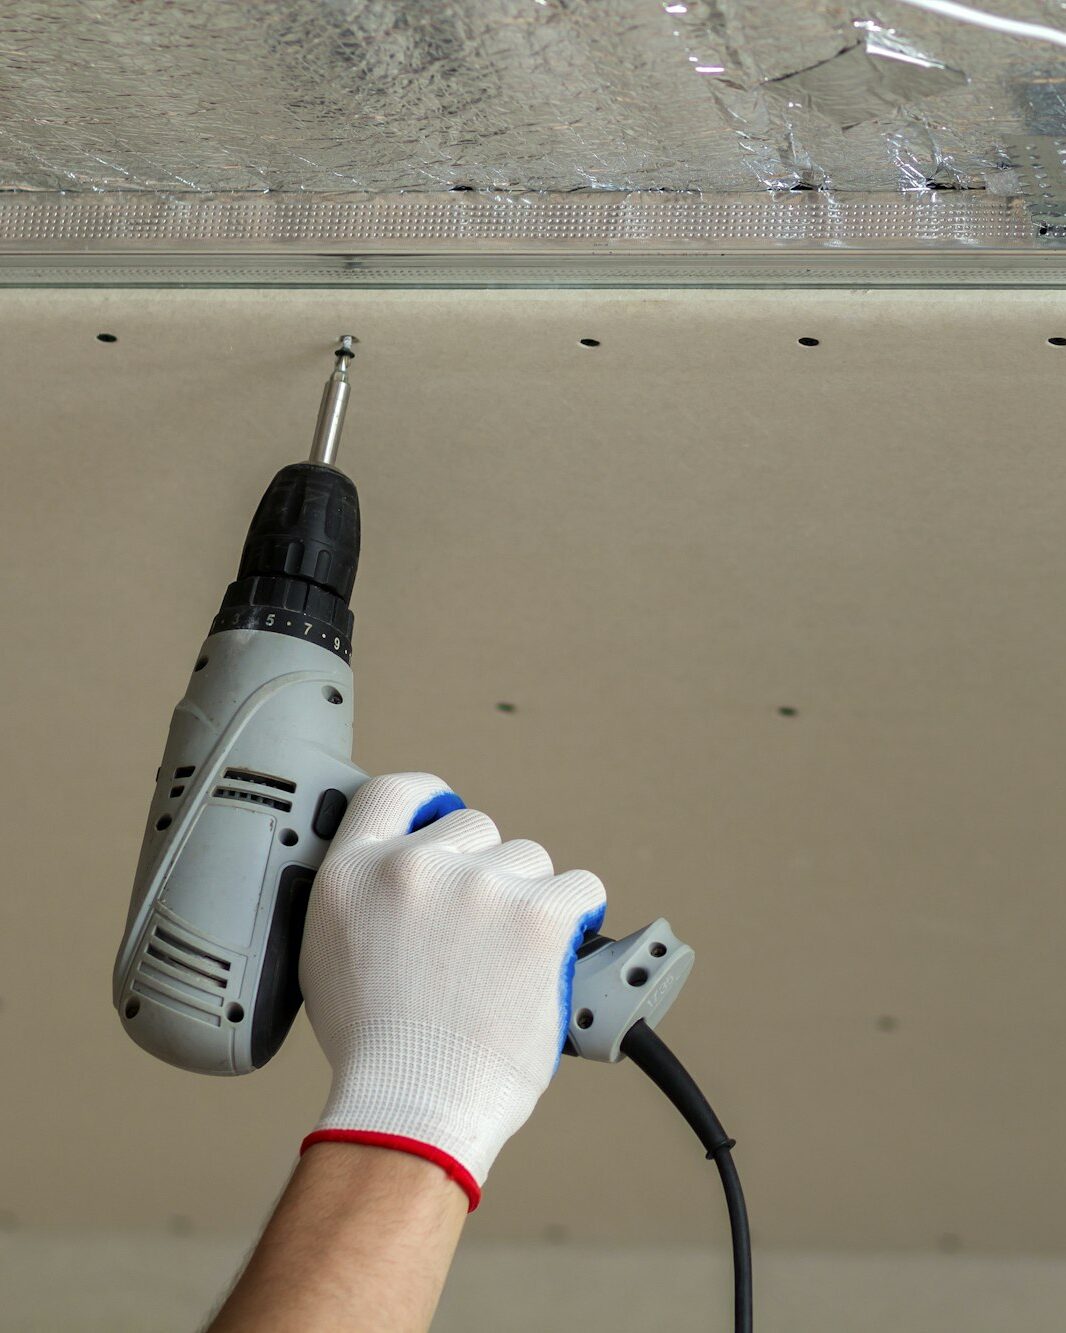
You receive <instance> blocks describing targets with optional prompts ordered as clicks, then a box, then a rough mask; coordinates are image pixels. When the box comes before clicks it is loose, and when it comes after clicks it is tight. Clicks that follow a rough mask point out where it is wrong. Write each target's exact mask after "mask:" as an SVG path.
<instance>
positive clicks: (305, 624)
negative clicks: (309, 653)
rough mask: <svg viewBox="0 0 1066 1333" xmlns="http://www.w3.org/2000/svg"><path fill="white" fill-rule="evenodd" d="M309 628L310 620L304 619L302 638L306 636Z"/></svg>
mask: <svg viewBox="0 0 1066 1333" xmlns="http://www.w3.org/2000/svg"><path fill="white" fill-rule="evenodd" d="M311 628H312V626H311V622H310V621H309V620H305V621H304V638H305V639H306V638H307V636H308V634H309V633H310V631H311Z"/></svg>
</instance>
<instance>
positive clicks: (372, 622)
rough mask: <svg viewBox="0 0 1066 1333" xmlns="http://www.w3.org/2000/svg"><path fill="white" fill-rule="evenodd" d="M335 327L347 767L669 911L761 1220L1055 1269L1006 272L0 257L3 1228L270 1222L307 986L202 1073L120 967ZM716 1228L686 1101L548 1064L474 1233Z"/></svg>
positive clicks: (1060, 1030)
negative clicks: (678, 1115)
mask: <svg viewBox="0 0 1066 1333" xmlns="http://www.w3.org/2000/svg"><path fill="white" fill-rule="evenodd" d="M342 331H352V332H354V333H356V334H357V335H358V336H359V338H360V339H361V343H360V347H359V356H358V360H357V364H356V371H355V380H356V387H355V390H354V394H353V403H352V409H351V412H350V416H349V424H348V429H347V433H346V436H345V441H344V446H343V454H342V461H343V463H344V464H345V466H346V467H348V468H350V470H351V471H352V473H353V475H354V476H355V477H356V479H357V481H358V484H359V487H360V490H361V494H362V501H363V510H364V520H365V531H364V555H363V564H362V571H361V574H360V578H359V581H358V583H357V587H356V594H355V608H356V616H357V646H356V670H357V678H358V685H359V699H358V713H357V725H356V731H357V741H358V748H357V752H356V755H357V758H358V759H359V761H360V762H361V763H362V764H363V765H364V766H366V767H367V768H369V769H370V770H373V771H381V770H386V769H407V768H426V769H429V770H433V771H437V772H439V773H441V774H442V775H443V776H445V777H446V778H447V779H449V780H450V781H451V782H453V783H454V784H455V786H456V787H457V788H459V789H460V790H461V791H462V793H463V794H464V796H465V797H466V799H467V800H468V801H469V802H470V803H472V804H475V805H480V806H483V807H484V808H486V809H488V810H489V811H490V812H491V813H492V814H493V815H494V816H495V817H496V819H497V821H498V823H499V825H500V827H501V829H502V831H503V833H504V834H505V836H529V837H534V838H538V839H540V840H542V841H543V842H544V843H546V844H547V845H548V847H549V848H551V850H552V852H553V853H554V855H555V859H556V864H557V865H558V866H560V867H565V866H574V865H583V866H589V867H591V868H594V869H595V870H597V871H598V872H599V873H601V874H602V876H603V877H604V879H605V881H606V883H607V885H608V888H609V891H610V896H611V909H610V916H609V926H610V928H611V929H612V931H614V932H617V933H622V932H625V931H628V930H630V929H633V928H635V927H637V926H639V925H642V924H643V923H644V922H645V921H647V920H649V919H651V918H652V917H654V916H656V915H658V914H660V913H661V914H664V915H666V916H668V917H669V918H670V920H671V921H672V923H673V924H674V926H675V928H676V929H677V931H678V932H679V934H681V935H682V937H683V938H685V939H687V940H689V941H691V943H692V944H693V945H694V946H695V948H696V951H697V955H698V964H697V969H696V971H695V973H694V975H693V978H692V980H691V982H690V983H689V986H688V988H687V990H686V992H685V994H684V996H683V998H682V999H681V1001H680V1002H679V1004H678V1006H677V1008H676V1009H675V1011H674V1012H673V1013H672V1014H671V1015H670V1016H669V1018H668V1020H667V1022H666V1024H665V1026H664V1029H663V1031H664V1034H665V1035H666V1036H667V1037H668V1039H669V1040H670V1041H671V1043H672V1044H674V1045H675V1047H676V1049H677V1050H678V1052H679V1053H680V1054H681V1055H682V1056H683V1058H684V1059H685V1060H686V1061H687V1062H688V1063H689V1064H690V1065H691V1067H692V1069H693V1071H694V1073H695V1074H696V1075H697V1077H698V1078H699V1079H700V1081H701V1082H702V1083H703V1084H704V1086H705V1087H706V1089H707V1090H708V1092H709V1093H710V1095H711V1097H712V1099H713V1101H714V1102H715V1104H716V1106H717V1108H718V1109H719V1111H720V1114H721V1115H722V1117H723V1119H724V1120H725V1122H726V1124H727V1126H728V1127H729V1128H730V1130H731V1131H732V1132H733V1133H734V1134H735V1135H736V1136H737V1138H738V1140H739V1144H740V1146H739V1148H738V1161H739V1163H740V1167H741V1171H742V1175H743V1179H744V1181H745V1184H746V1187H747V1190H748V1195H749V1201H750V1206H751V1211H752V1216H753V1222H754V1228H755V1234H756V1238H757V1241H758V1242H759V1243H760V1244H761V1245H766V1244H771V1245H775V1246H789V1247H804V1248H812V1247H813V1248H818V1249H821V1250H824V1251H827V1252H842V1251H844V1250H862V1249H869V1250H890V1249H891V1250H903V1249H917V1250H925V1251H929V1252H931V1253H936V1252H937V1251H938V1248H939V1247H947V1248H950V1249H954V1248H959V1249H961V1252H962V1253H963V1254H964V1255H965V1254H969V1253H975V1254H1000V1255H1013V1254H1021V1253H1032V1254H1037V1253H1040V1254H1052V1255H1061V1254H1062V1253H1063V1251H1064V1250H1066V1228H1064V1224H1063V1220H1062V1198H1063V1192H1064V1184H1066V1181H1064V1176H1066V1164H1064V1159H1063V1155H1062V1153H1061V1151H1060V1147H1061V1140H1062V1126H1063V1122H1064V1117H1066V1071H1064V1064H1063V1060H1062V1051H1063V1047H1064V1038H1066V1001H1064V997H1063V982H1062V963H1061V959H1062V950H1063V939H1064V926H1066V896H1064V894H1063V892H1062V880H1063V871H1062V867H1063V863H1064V860H1066V856H1064V852H1066V832H1064V828H1063V818H1062V806H1063V780H1062V773H1063V764H1064V757H1063V744H1062V723H1063V716H1064V706H1066V667H1064V661H1066V624H1064V612H1063V601H1064V596H1063V588H1064V586H1066V525H1064V521H1063V512H1064V508H1063V497H1064V495H1066V446H1064V428H1063V418H1064V410H1063V409H1064V407H1066V348H1055V347H1051V346H1049V345H1048V343H1047V341H1046V340H1047V338H1048V337H1049V336H1054V335H1060V334H1066V309H1064V308H1063V300H1062V298H1061V297H1059V296H1057V295H1055V294H1054V293H1034V292H1008V291H1002V292H967V293H961V292H943V293H937V292H931V291H925V292H914V293H898V294H892V293H858V292H801V293H791V294H790V293H781V292H769V291H768V292H750V291H748V292H736V293H730V292H707V293H695V292H686V293H672V292H652V293H648V292H643V293H639V294H627V293H593V294H590V293H584V292H558V293H544V292H528V293H522V292H511V293H507V292H465V293H428V292H427V293H402V294H398V293H388V292H360V293H354V294H351V293H342V292H326V291H318V292H299V291H292V292H285V291H275V292H265V293H254V292H232V293H225V292H206V291H191V292H180V291H171V292H168V291H160V292H140V291H127V292H123V291H113V292H62V291H38V292H10V291H9V292H5V293H3V294H0V379H2V386H3V397H2V402H3V408H4V432H3V448H4V461H3V468H4V470H3V487H2V491H0V541H2V557H3V570H4V585H3V586H4V601H3V605H2V607H0V613H2V615H3V624H4V649H5V651H4V655H3V682H2V683H3V694H2V697H0V698H2V701H0V709H2V717H3V729H4V737H5V742H4V756H5V757H4V768H3V784H4V785H3V792H2V796H3V803H4V804H3V808H4V813H5V820H4V828H5V842H6V851H7V858H6V867H5V868H6V890H5V893H4V894H3V896H2V898H0V950H2V959H0V997H2V1008H0V1069H2V1071H3V1084H2V1086H3V1089H4V1095H3V1098H2V1102H0V1141H2V1142H3V1143H4V1144H5V1145H7V1146H6V1148H5V1153H4V1158H5V1160H4V1167H3V1171H2V1173H0V1209H3V1210H4V1211H3V1214H2V1215H0V1216H2V1218H3V1219H4V1220H5V1222H6V1224H7V1225H8V1226H9V1227H12V1228H15V1229H16V1234H18V1233H19V1231H23V1230H24V1231H27V1232H32V1231H34V1230H36V1229H37V1228H42V1227H64V1228H67V1229H73V1230H75V1231H80V1232H82V1233H86V1234H87V1233H90V1232H93V1231H96V1230H101V1231H103V1230H107V1229H114V1228H127V1229H135V1230H137V1231H139V1232H143V1233H145V1234H147V1235H152V1234H158V1235H165V1234H166V1233H167V1228H168V1227H171V1228H176V1229H177V1230H179V1231H191V1232H192V1235H193V1236H197V1235H201V1234H204V1235H206V1234H210V1233H213V1232H214V1231H216V1230H217V1231H220V1232H228V1233H234V1232H236V1233H242V1232H247V1233H250V1232H251V1230H252V1228H254V1226H255V1224H256V1222H257V1220H258V1219H259V1217H260V1216H261V1215H262V1212H263V1210H264V1209H265V1208H266V1206H267V1205H268V1203H269V1201H270V1200H271V1198H272V1197H273V1196H274V1194H275V1193H276V1191H277V1189H278V1187H279V1184H280V1182H281V1180H282V1179H283V1177H284V1174H285V1172H286V1170H287V1169H288V1166H289V1164H290V1162H291V1160H292V1158H293V1154H294V1152H295V1149H296V1145H297V1144H298V1142H299V1140H300V1137H301V1135H302V1134H303V1133H304V1132H306V1130H307V1129H308V1128H309V1127H310V1126H311V1125H312V1124H313V1123H314V1121H315V1118H316V1116H317V1113H318V1111H319V1108H320V1106H321V1104H322V1101H323V1098H324V1095H325V1088H326V1070H325V1067H324V1064H323V1061H322V1059H321V1057H320V1055H319V1053H318V1051H317V1048H316V1047H315V1045H314V1042H313V1040H312V1038H311V1035H310V1033H309V1031H308V1030H307V1029H306V1025H305V1023H304V1022H303V1020H302V1019H301V1020H300V1022H299V1023H298V1025H297V1028H296V1030H295V1032H294V1034H293V1037H292V1039H291V1040H290V1042H289V1043H288V1045H287V1046H286V1047H285V1049H284V1050H283V1051H282V1053H281V1055H280V1056H279V1057H278V1058H277V1059H276V1060H275V1061H274V1063H273V1064H272V1065H270V1066H269V1067H268V1068H267V1069H265V1070H264V1071H262V1072H260V1073H258V1074H256V1075H254V1076H252V1077H249V1078H246V1079H243V1080H235V1081H212V1080H208V1079H201V1078H196V1077H193V1076H191V1075H188V1074H184V1073H181V1072H179V1071H177V1070H173V1069H170V1068H167V1067H165V1066H163V1065H161V1064H158V1063H155V1062H153V1061H151V1060H150V1059H148V1058H147V1057H146V1056H145V1055H143V1054H142V1053H141V1052H140V1051H139V1050H137V1049H136V1048H135V1047H134V1046H133V1045H132V1044H131V1043H129V1042H128V1040H127V1039H126V1038H125V1037H124V1035H123V1033H122V1031H121V1029H120V1027H119V1024H118V1022H117V1020H116V1019H115V1016H114V1014H113V1013H112V1011H111V1009H110V986H109V983H110V967H111V961H112V957H113V953H114V949H115V946H116V945H117V942H118V936H119V933H120V931H121V928H122V922H123V919H124V915H125V909H126V903H127V897H128V893H129V886H130V880H131V875H132V870H133V866H134V862H135V860H136V855H137V849H138V846H139V842H140V837H141V830H142V821H143V818H144V814H145V811H146V808H147V804H148V800H149V796H150V793H151V788H152V778H153V774H154V772H155V769H156V765H157V763H158V761H159V756H160V753H161V751H162V746H163V740H164V737H165V734H166V728H167V723H168V719H169V714H170V710H171V708H172V706H173V704H174V703H175V702H176V701H177V699H178V698H179V697H180V696H181V694H182V692H183V689H184V685H185V681H186V679H187V675H188V672H189V670H190V668H191V666H192V663H193V661H194V660H195V658H196V655H197V649H198V647H199V644H200V642H201V639H202V636H203V635H204V633H205V632H206V629H207V627H208V625H209V623H210V621H211V618H212V616H213V614H214V612H215V610H216V608H217V603H218V601H219V599H220V597H221V595H222V592H223V590H224V588H225V585H226V583H227V581H228V579H229V578H230V577H231V576H232V573H233V571H234V570H235V567H236V560H237V557H238V554H239V550H240V545H241V541H242V538H243V533H244V529H245V527H246V525H247V521H248V519H249V517H250V515H251V512H252V510H253V508H254V506H255V503H256V501H257V499H258V496H259V494H260V492H261V491H262V489H263V487H264V486H265V484H266V482H267V481H268V479H269V477H270V476H271V475H272V473H273V471H274V470H275V469H276V468H278V467H280V466H281V465H282V464H284V463H286V462H288V461H290V460H292V459H294V458H299V457H300V456H302V454H303V453H304V451H305V449H306V446H307V443H308V439H309V434H310V431H311V427H312V425H313V422H314V418H315V413H316V410H317V402H318V395H319V391H320V386H321V382H322V380H323V379H324V377H325V374H326V372H327V371H328V368H329V363H330V359H329V351H330V347H331V344H332V341H333V339H334V338H335V337H336V335H337V334H339V333H340V332H342ZM99 332H109V333H113V334H115V335H117V337H118V341H117V342H115V343H111V344H103V343H100V342H98V341H97V340H96V334H97V333H99ZM800 336H814V337H817V338H819V339H820V340H821V343H820V346H818V347H816V348H803V347H801V346H799V345H798V344H797V341H796V340H797V338H798V337H800ZM582 337H594V338H598V339H599V340H600V342H601V345H600V346H599V347H596V348H591V349H590V348H583V347H581V346H579V345H578V340H579V339H580V338H582ZM499 702H507V703H512V704H514V705H515V711H514V712H512V713H501V712H499V711H498V710H497V707H496V705H497V704H498V703H499ZM781 707H787V708H791V709H796V710H798V711H797V714H796V715H795V716H781V715H780V714H779V712H778V710H779V708H781ZM411 947H412V948H417V947H418V942H417V941H412V942H411ZM724 1234H725V1228H724V1213H723V1209H722V1206H721V1203H720V1200H719V1197H718V1192H717V1185H716V1182H715V1180H714V1179H713V1173H712V1172H711V1171H710V1170H709V1169H708V1167H707V1166H706V1164H705V1163H704V1162H703V1158H702V1154H701V1153H700V1151H699V1149H698V1147H697V1146H696V1145H695V1144H694V1142H692V1141H690V1138H689V1136H688V1133H687V1131H686V1130H685V1128H684V1126H682V1125H680V1124H679V1123H675V1116H674V1114H673V1112H672V1111H671V1110H670V1108H669V1107H668V1106H667V1105H666V1104H665V1103H663V1102H662V1100H661V1099H660V1098H659V1097H658V1095H657V1094H656V1093H655V1092H654V1091H653V1090H651V1089H650V1088H648V1087H645V1086H644V1085H643V1083H642V1080H641V1079H640V1077H639V1076H638V1074H637V1072H636V1071H635V1070H634V1069H632V1068H629V1067H625V1066H622V1067H619V1068H607V1067H592V1066H579V1065H577V1064H574V1063H571V1062H569V1061H567V1062H566V1063H565V1064H564V1066H563V1068H562V1070H561V1073H560V1075H559V1077H558V1079H557V1080H556V1082H555V1084H554V1085H553V1087H552V1088H551V1090H550V1091H549V1093H548V1094H547V1095H546V1097H545V1099H544V1101H543V1103H542V1106H541V1107H540V1109H539V1110H538V1112H537V1114H536V1116H535V1117H534V1119H533V1121H532V1122H531V1124H530V1125H529V1126H528V1127H527V1128H526V1129H525V1130H524V1131H523V1132H522V1133H521V1135H520V1136H519V1137H518V1138H517V1139H516V1140H515V1141H514V1142H513V1143H512V1144H511V1145H510V1146H508V1147H507V1148H506V1149H505V1151H504V1153H503V1154H502V1156H501V1158H500V1160H499V1162H498V1164H497V1166H496V1168H495V1170H494V1172H493V1174H492V1177H491V1179H490V1182H489V1186H488V1189H487V1191H486V1196H485V1203H484V1205H483V1208H482V1210H481V1211H480V1212H479V1214H478V1215H477V1216H476V1217H475V1218H474V1219H473V1222H472V1225H471V1235H472V1238H473V1240H474V1241H475V1242H476V1241H477V1240H478V1239H488V1238H510V1239H515V1240H522V1241H528V1240H532V1239H536V1238H539V1237H544V1236H545V1235H547V1236H555V1237H558V1236H562V1237H564V1238H565V1237H567V1236H569V1237H571V1238H576V1239H580V1240H581V1241H582V1242H587V1243H589V1244H607V1243H622V1242H625V1243H638V1242H640V1243H644V1242H646V1241H647V1240H648V1239H649V1238H651V1237H654V1238H656V1240H657V1241H661V1242H669V1241H672V1240H683V1241H685V1242H687V1243H690V1244H697V1243H699V1244H702V1243H704V1240H706V1242H707V1243H708V1244H711V1243H720V1242H721V1241H722V1240H723V1239H724ZM886 1280H887V1279H886ZM486 1326H488V1325H486ZM850 1326H851V1327H863V1325H861V1324H859V1323H853V1324H852V1325H850ZM870 1326H871V1327H873V1326H874V1325H872V1324H871V1325H870ZM878 1327H880V1326H878ZM886 1327H887V1325H886ZM929 1327H933V1325H932V1324H930V1325H929Z"/></svg>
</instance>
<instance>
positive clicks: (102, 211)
mask: <svg viewBox="0 0 1066 1333" xmlns="http://www.w3.org/2000/svg"><path fill="white" fill-rule="evenodd" d="M1035 230H1036V229H1035V225H1034V222H1033V220H1032V218H1031V216H1030V213H1029V210H1028V207H1027V205H1026V203H1025V202H1024V201H1023V200H1021V199H1009V198H999V197H996V196H994V195H989V194H987V193H986V192H984V191H978V190H975V191H958V190H944V191H936V192H928V193H925V194H917V195H914V196H908V195H892V194H884V195H860V196H856V197H852V198H848V197H847V196H838V195H837V196H834V195H829V194H822V193H818V192H801V193H797V194H782V195H770V194H765V193H760V194H751V195H730V196H721V197H715V198H694V197H689V196H681V195H673V196H663V195H655V194H650V195H649V194H604V195H591V196H584V197H575V196H556V195H492V196H482V195H475V196H472V197H469V198H468V197H466V196H465V195H463V194H458V195H456V194H444V195H377V196H372V197H355V198H352V197H314V198H309V197H307V196H301V197H296V198H293V197H286V196H273V197H258V196H252V197H248V196H244V197H241V196H231V197H216V198H210V199H204V198H200V197H190V198H188V199H183V198H182V197H180V196H177V197H174V196H171V197H169V198H167V197H159V196H144V195H134V194H113V195H94V196H88V197H86V196H68V195H45V194H11V195H7V196H0V252H4V251H6V252H8V253H10V252H12V251H25V250H27V249H34V250H37V251H40V250H47V249H51V248H53V247H56V246H69V245H71V244H76V245H80V246H90V247H92V249H93V250H96V251H99V250H100V249H101V248H111V247H113V246H116V245H120V246H121V247H122V248H123V249H126V248H128V247H129V246H130V245H131V244H134V243H141V244H146V245H161V246H163V247H164V248H166V247H171V246H182V247H184V246H189V245H194V246H204V245H205V244H213V243H221V244H225V245H233V244H243V245H253V246H260V245H265V246H267V247H283V246H284V247H288V246H293V245H295V246H298V247H300V248H301V249H313V250H323V249H328V250H331V251H335V250H337V249H347V248H358V249H364V248H380V247H388V248H389V249H390V250H392V251H394V252H395V250H396V249H398V248H399V249H402V250H403V251H405V252H409V253H410V252H418V253H431V252H433V251H434V250H437V249H439V248H440V247H441V246H442V245H444V244H448V243H456V242H460V243H468V244H471V245H479V246H480V245H482V244H484V243H486V242H510V243H523V244H528V245H529V246H531V247H534V248H541V247H544V246H546V245H549V244H551V243H553V242H556V243H563V244H565V245H567V246H568V247H570V248H573V249H576V250H582V249H592V248H596V247H600V246H602V245H604V244H612V245H614V244H618V243H623V244H625V243H633V244H635V245H639V246H647V245H648V244H649V243H651V244H654V245H656V246H663V245H668V244H671V243H676V242H696V243H704V244H715V245H718V244H725V245H728V246H744V245H750V244H751V243H757V242H763V243H769V244H776V243H788V242H807V243H811V244H819V243H827V242H828V243H834V244H844V245H863V244H868V243H870V242H882V243H888V244H891V245H892V246H900V245H905V244H907V243H910V242H917V243H924V244H928V243H941V242H943V243H948V244H952V243H956V244H957V243H960V242H961V243H963V244H982V245H1015V244H1018V243H1025V242H1026V241H1030V240H1031V239H1032V238H1033V236H1034V234H1035Z"/></svg>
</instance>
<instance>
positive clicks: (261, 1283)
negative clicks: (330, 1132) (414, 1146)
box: [208, 1143, 468, 1333]
mask: <svg viewBox="0 0 1066 1333" xmlns="http://www.w3.org/2000/svg"><path fill="white" fill-rule="evenodd" d="M467 1208H468V1201H467V1197H466V1195H465V1194H464V1193H463V1191H462V1190H461V1189H460V1188H459V1186H458V1185H456V1184H455V1183H454V1182H453V1181H451V1180H449V1179H448V1177H447V1176H446V1175H445V1173H444V1172H443V1171H442V1170H441V1169H440V1168H439V1167H437V1166H435V1165H433V1164H432V1163H430V1162H426V1161H423V1160H421V1159H420V1158H418V1157H413V1156H410V1155H408V1154H406V1153H399V1152H393V1151H391V1150H389V1149H385V1148H371V1147H366V1146H364V1145H362V1144H341V1143H318V1144H315V1145H314V1146H313V1147H311V1148H309V1149H308V1150H307V1152H306V1153H305V1154H304V1156H303V1157H302V1158H301V1160H300V1164H299V1166H298V1167H297V1168H296V1171H295V1173H294V1174H293V1177H292V1180H291V1181H290V1182H289V1185H288V1187H287V1188H286V1190H285V1193H284V1194H283V1196H282V1198H281V1201H280V1202H279V1204H278V1206H277V1209H276V1210H275V1213H274V1216H273V1217H272V1218H271V1220H270V1223H269V1225H268V1226H267V1229H266V1231H265V1232H264V1233H263V1236H262V1239H261V1240H260V1242H259V1245H258V1246H257V1248H256V1251H255V1253H254V1254H253V1255H252V1258H251V1260H250V1261H249V1263H248V1266H247V1268H246V1269H245V1270H244V1273H243V1274H242V1275H241V1278H240V1280H239V1281H238V1283H237V1285H236V1287H235V1288H234V1289H233V1292H232V1293H231V1295H230V1297H229V1299H228V1300H227V1301H226V1303H225V1305H224V1306H223V1308H222V1310H221V1311H220V1313H219V1315H218V1316H217V1318H216V1319H215V1320H214V1322H213V1323H212V1324H211V1326H210V1328H209V1330H208V1333H245V1331H246V1330H252V1329H254V1330H256V1333H297V1331H299V1333H318V1330H327V1329H328V1330H330V1333H424V1331H425V1330H426V1329H428V1328H429V1324H430V1321H431V1319H432V1318H433V1312H434V1310H435V1309H436V1305H437V1300H438V1298H439V1296H440V1292H441V1288H442V1287H443V1285H444V1279H445V1277H446V1276H447V1273H448V1268H449V1266H450V1264H451V1261H452V1255H453V1254H454V1252H455V1246H456V1243H457V1242H458V1239H459V1233H460V1232H461V1230H462V1226H463V1220H464V1219H465V1217H466V1214H467Z"/></svg>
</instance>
